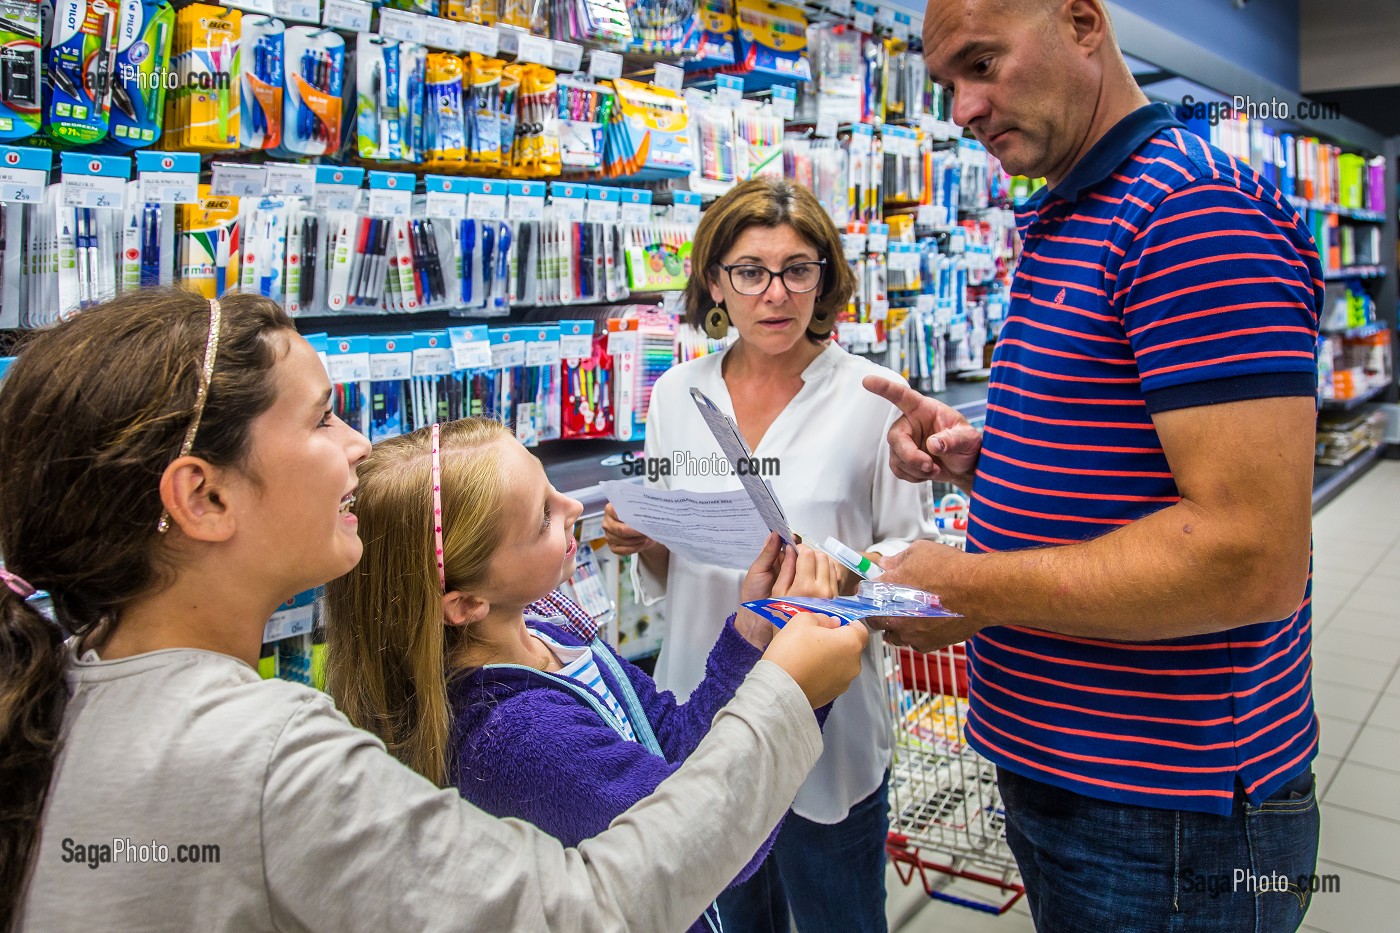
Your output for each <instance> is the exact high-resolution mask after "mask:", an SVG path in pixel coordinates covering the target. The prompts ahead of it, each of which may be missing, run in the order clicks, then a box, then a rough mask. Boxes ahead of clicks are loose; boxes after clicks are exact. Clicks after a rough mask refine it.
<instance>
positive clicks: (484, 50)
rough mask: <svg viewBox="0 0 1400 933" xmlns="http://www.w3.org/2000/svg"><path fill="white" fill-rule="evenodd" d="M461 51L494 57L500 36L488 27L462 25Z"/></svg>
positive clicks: (470, 24)
mask: <svg viewBox="0 0 1400 933" xmlns="http://www.w3.org/2000/svg"><path fill="white" fill-rule="evenodd" d="M461 25H462V51H464V52H476V53H477V54H479V55H487V56H491V55H495V54H496V52H497V50H498V49H499V48H500V44H501V42H500V36H498V35H497V34H496V30H494V29H492V28H491V27H490V26H481V25H479V24H477V23H462V24H461Z"/></svg>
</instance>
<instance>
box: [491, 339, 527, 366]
mask: <svg viewBox="0 0 1400 933" xmlns="http://www.w3.org/2000/svg"><path fill="white" fill-rule="evenodd" d="M524 365H525V342H524V341H523V340H522V341H512V342H511V343H497V344H493V345H492V346H491V366H492V367H493V368H495V369H510V368H511V367H512V366H524Z"/></svg>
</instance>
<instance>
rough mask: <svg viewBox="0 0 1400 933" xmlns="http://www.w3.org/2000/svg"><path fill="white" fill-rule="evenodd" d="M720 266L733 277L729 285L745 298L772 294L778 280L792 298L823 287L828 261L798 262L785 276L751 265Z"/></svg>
mask: <svg viewBox="0 0 1400 933" xmlns="http://www.w3.org/2000/svg"><path fill="white" fill-rule="evenodd" d="M718 265H719V267H720V268H721V269H723V270H724V271H725V272H728V273H729V284H730V285H731V286H733V288H734V290H735V291H736V292H738V293H739V294H741V295H750V296H752V295H762V294H763V293H764V292H766V291H768V286H769V285H772V284H773V279H775V278H777V279H781V280H782V283H783V288H786V289H787V290H788V291H789V292H791V293H792V294H794V295H805V294H806V293H807V292H810V291H811V290H812V289H814V288H816V287H817V286H818V285H820V284H821V282H822V272H823V269H824V267H825V266H826V260H825V259H812V260H808V261H807V262H795V263H793V264H792V265H790V266H788V267H787V268H786V269H783V270H782V271H781V272H774V271H773V270H772V269H769V268H768V267H767V266H756V265H754V264H753V263H748V262H737V263H734V264H733V265H730V266H726V265H725V264H724V263H722V262H721V263H718Z"/></svg>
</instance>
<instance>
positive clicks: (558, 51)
mask: <svg viewBox="0 0 1400 933" xmlns="http://www.w3.org/2000/svg"><path fill="white" fill-rule="evenodd" d="M551 67H552V68H553V69H554V70H555V71H564V72H568V73H570V74H572V73H573V72H575V71H578V70H579V69H580V68H582V67H583V46H581V45H577V44H575V43H573V42H564V41H563V40H560V39H555V40H554V60H553V61H552V62H551Z"/></svg>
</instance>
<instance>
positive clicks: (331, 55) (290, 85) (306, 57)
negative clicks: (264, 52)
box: [280, 26, 345, 156]
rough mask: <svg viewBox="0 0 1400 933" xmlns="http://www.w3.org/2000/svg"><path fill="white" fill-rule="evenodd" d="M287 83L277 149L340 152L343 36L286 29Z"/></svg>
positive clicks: (305, 28) (298, 152) (300, 28)
mask: <svg viewBox="0 0 1400 933" xmlns="http://www.w3.org/2000/svg"><path fill="white" fill-rule="evenodd" d="M285 71H286V76H287V78H286V86H287V92H286V97H285V101H284V104H283V108H284V113H283V125H284V127H285V130H284V131H283V133H282V145H281V147H280V151H284V152H286V153H288V154H290V155H292V156H306V155H316V156H319V155H334V154H336V153H337V152H339V151H340V143H341V138H340V137H341V133H340V130H341V117H342V115H343V113H344V107H345V103H344V101H343V99H342V97H341V95H342V93H343V89H344V79H345V40H344V39H342V38H341V37H340V36H338V35H336V33H334V32H332V31H331V30H329V29H318V28H316V27H314V26H293V27H291V28H289V29H288V30H287V32H286V68H285Z"/></svg>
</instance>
